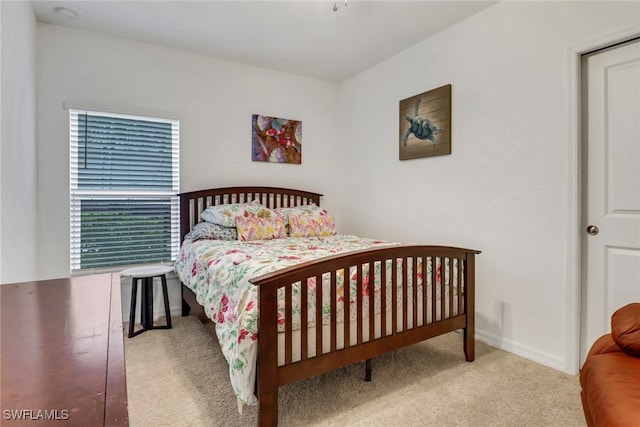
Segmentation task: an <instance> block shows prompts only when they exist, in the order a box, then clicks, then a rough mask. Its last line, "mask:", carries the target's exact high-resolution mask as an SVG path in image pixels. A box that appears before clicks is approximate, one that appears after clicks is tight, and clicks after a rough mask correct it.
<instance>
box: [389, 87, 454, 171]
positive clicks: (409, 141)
mask: <svg viewBox="0 0 640 427" xmlns="http://www.w3.org/2000/svg"><path fill="white" fill-rule="evenodd" d="M399 147H400V160H409V159H417V158H420V157H431V156H441V155H443V154H451V85H445V86H441V87H439V88H437V89H433V90H430V91H428V92H424V93H421V94H420V95H415V96H412V97H411V98H407V99H403V100H402V101H400V138H399Z"/></svg>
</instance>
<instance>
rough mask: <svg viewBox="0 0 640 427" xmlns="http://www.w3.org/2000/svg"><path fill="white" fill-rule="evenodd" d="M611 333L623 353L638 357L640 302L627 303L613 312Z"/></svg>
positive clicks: (639, 354)
mask: <svg viewBox="0 0 640 427" xmlns="http://www.w3.org/2000/svg"><path fill="white" fill-rule="evenodd" d="M611 335H612V336H613V339H614V341H615V342H616V344H618V345H619V346H620V348H621V349H622V350H623V351H624V352H625V353H627V354H629V355H631V356H636V357H640V303H637V302H636V303H631V304H627V305H625V306H624V307H621V308H619V309H618V310H617V311H616V312H615V313H613V315H612V316H611Z"/></svg>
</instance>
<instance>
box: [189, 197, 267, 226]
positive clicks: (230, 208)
mask: <svg viewBox="0 0 640 427" xmlns="http://www.w3.org/2000/svg"><path fill="white" fill-rule="evenodd" d="M263 209H266V208H265V207H264V206H263V205H261V204H260V203H259V202H258V201H257V200H254V201H252V202H251V203H228V204H223V205H216V206H209V207H208V208H207V209H205V210H204V211H203V212H202V213H201V214H200V218H202V220H203V221H206V222H210V223H212V224H218V225H222V226H223V227H235V225H236V216H238V215H244V214H245V213H247V212H248V213H252V214H257V213H258V212H259V211H261V210H263Z"/></svg>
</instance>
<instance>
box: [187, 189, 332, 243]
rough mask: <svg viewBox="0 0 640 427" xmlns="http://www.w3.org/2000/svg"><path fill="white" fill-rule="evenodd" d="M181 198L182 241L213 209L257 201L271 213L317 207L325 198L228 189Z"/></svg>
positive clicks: (303, 193) (280, 191) (304, 193)
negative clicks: (301, 206)
mask: <svg viewBox="0 0 640 427" xmlns="http://www.w3.org/2000/svg"><path fill="white" fill-rule="evenodd" d="M178 196H180V241H182V240H184V236H185V235H186V234H187V233H188V232H189V231H190V230H191V228H192V227H193V226H194V225H196V224H197V223H198V222H199V221H200V213H201V212H202V211H203V210H205V209H206V208H208V207H209V206H212V205H221V204H225V203H249V202H251V201H253V200H257V201H258V202H260V203H262V204H263V205H265V206H266V207H268V208H269V209H275V208H280V207H292V206H300V205H308V204H311V203H315V204H316V205H318V206H320V197H322V194H318V193H313V192H310V191H302V190H294V189H290V188H278V187H225V188H211V189H208V190H198V191H189V192H186V193H180V194H178Z"/></svg>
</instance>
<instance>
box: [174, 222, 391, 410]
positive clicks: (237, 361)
mask: <svg viewBox="0 0 640 427" xmlns="http://www.w3.org/2000/svg"><path fill="white" fill-rule="evenodd" d="M395 244H397V243H391V242H385V241H381V240H373V239H368V238H362V237H356V236H352V235H345V234H339V235H335V236H329V237H296V238H293V237H290V238H286V239H274V240H256V241H249V242H242V241H236V240H233V241H228V240H197V241H191V240H190V239H188V238H187V239H185V241H184V242H183V244H182V247H181V248H180V253H179V255H178V260H177V261H176V264H175V271H176V273H177V275H178V278H179V279H180V281H182V283H184V284H185V285H186V286H187V287H189V288H190V289H191V290H193V292H194V293H195V295H196V299H197V301H198V303H200V304H201V305H202V306H203V307H204V309H205V313H206V314H207V316H208V317H209V318H210V319H212V320H213V321H214V322H215V324H216V333H217V336H218V342H219V343H220V347H221V349H222V352H223V354H224V356H225V357H226V359H227V362H228V363H229V374H230V377H231V384H232V386H233V388H234V391H235V393H236V396H237V397H238V399H240V400H241V401H242V402H243V403H246V404H254V403H255V402H256V398H255V396H254V384H255V378H256V359H257V354H258V346H257V342H256V340H257V338H258V299H257V297H258V295H257V290H256V287H255V286H253V285H252V284H251V283H250V282H249V280H250V279H251V278H254V277H258V276H261V275H263V274H266V273H270V272H273V271H275V270H279V269H282V268H285V267H289V266H292V265H296V264H299V263H302V262H306V261H311V260H315V259H319V258H324V257H327V256H331V255H336V254H341V253H346V252H352V251H357V250H362V249H368V248H374V247H382V246H389V245H395ZM311 321H312V322H313V321H314V320H313V319H312V320H311Z"/></svg>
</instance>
